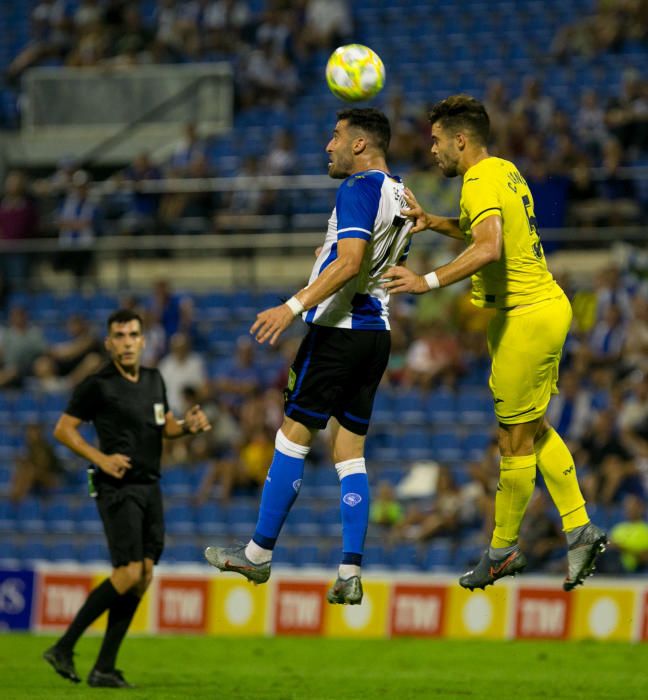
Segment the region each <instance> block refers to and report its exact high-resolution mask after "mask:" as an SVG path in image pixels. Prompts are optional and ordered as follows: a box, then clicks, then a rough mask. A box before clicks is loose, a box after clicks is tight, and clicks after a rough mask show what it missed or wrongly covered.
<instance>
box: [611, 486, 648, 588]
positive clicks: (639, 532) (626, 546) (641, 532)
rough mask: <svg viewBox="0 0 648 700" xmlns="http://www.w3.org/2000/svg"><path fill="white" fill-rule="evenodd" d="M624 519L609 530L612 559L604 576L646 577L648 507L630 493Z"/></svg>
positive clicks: (625, 504)
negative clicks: (638, 575) (626, 575)
mask: <svg viewBox="0 0 648 700" xmlns="http://www.w3.org/2000/svg"><path fill="white" fill-rule="evenodd" d="M623 510H624V513H625V519H624V520H623V521H622V522H620V523H617V524H616V525H615V526H614V527H613V528H612V530H611V531H610V548H611V551H610V556H609V560H608V557H607V556H606V557H605V560H606V563H605V573H627V574H643V573H646V571H648V522H646V504H645V501H644V500H643V499H641V498H639V496H636V495H633V494H630V495H628V496H626V497H625V499H624V500H623Z"/></svg>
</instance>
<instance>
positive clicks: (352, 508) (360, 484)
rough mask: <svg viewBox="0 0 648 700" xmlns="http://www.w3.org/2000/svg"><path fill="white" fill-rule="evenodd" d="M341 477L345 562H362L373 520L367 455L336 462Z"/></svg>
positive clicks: (343, 555)
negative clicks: (369, 526)
mask: <svg viewBox="0 0 648 700" xmlns="http://www.w3.org/2000/svg"><path fill="white" fill-rule="evenodd" d="M335 469H336V470H337V473H338V476H339V477H340V491H341V494H340V496H341V497H340V510H341V514H342V563H343V564H354V565H355V566H360V565H361V564H362V553H363V552H364V542H365V537H366V535H367V526H368V524H369V480H368V478H367V470H366V467H365V461H364V458H363V457H359V458H356V459H348V460H346V461H345V462H340V463H338V464H336V465H335Z"/></svg>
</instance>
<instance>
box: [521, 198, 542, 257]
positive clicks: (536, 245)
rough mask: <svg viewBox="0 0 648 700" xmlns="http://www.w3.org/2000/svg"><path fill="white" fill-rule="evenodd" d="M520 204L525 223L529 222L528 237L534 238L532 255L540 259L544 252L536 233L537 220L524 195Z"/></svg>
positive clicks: (531, 205)
mask: <svg viewBox="0 0 648 700" xmlns="http://www.w3.org/2000/svg"><path fill="white" fill-rule="evenodd" d="M522 204H524V213H525V214H526V218H527V221H528V222H529V235H530V236H534V237H535V239H536V240H535V241H534V242H533V243H532V244H531V249H532V250H533V254H534V255H535V256H536V258H538V260H541V259H542V256H543V255H544V252H543V250H542V243H540V234H539V232H538V220H537V219H536V217H535V213H534V211H533V204H532V203H531V200H530V199H529V196H528V195H526V194H523V195H522Z"/></svg>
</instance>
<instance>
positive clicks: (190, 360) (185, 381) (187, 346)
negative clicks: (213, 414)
mask: <svg viewBox="0 0 648 700" xmlns="http://www.w3.org/2000/svg"><path fill="white" fill-rule="evenodd" d="M169 345H170V349H171V352H170V353H169V354H168V355H167V356H166V357H163V358H162V359H161V360H160V362H159V364H158V369H159V370H160V374H161V375H162V378H163V379H164V383H165V384H166V389H167V400H168V402H169V407H170V408H171V410H172V411H174V412H176V413H178V412H179V411H181V410H182V408H183V407H184V402H183V398H182V392H183V390H184V389H185V387H192V388H194V389H196V390H197V391H198V392H199V395H202V394H204V388H205V383H206V381H207V372H206V370H205V362H204V360H203V358H202V357H201V356H200V355H199V354H198V353H196V352H193V351H192V349H191V341H190V339H189V338H188V337H187V336H186V335H184V334H183V333H176V334H175V335H173V336H171V341H170V343H169Z"/></svg>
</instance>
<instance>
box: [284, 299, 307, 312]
mask: <svg viewBox="0 0 648 700" xmlns="http://www.w3.org/2000/svg"><path fill="white" fill-rule="evenodd" d="M286 306H287V307H288V308H289V309H290V310H291V311H292V312H293V316H299V314H301V313H303V312H304V305H303V304H302V303H301V301H299V299H298V298H297V297H290V299H288V301H287V302H286Z"/></svg>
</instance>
